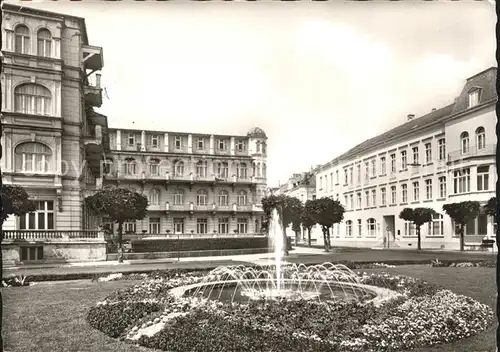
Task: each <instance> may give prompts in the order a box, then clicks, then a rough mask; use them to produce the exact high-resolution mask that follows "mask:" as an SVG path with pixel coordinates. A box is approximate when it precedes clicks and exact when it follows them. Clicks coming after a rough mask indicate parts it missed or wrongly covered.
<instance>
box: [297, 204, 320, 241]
mask: <svg viewBox="0 0 500 352" xmlns="http://www.w3.org/2000/svg"><path fill="white" fill-rule="evenodd" d="M313 202H314V201H312V200H308V201H306V204H305V206H304V209H303V210H302V214H300V221H301V223H302V226H303V227H304V228H306V229H307V242H308V244H309V247H311V230H312V228H313V226H314V225H316V223H317V222H316V218H315V214H314V203H313Z"/></svg>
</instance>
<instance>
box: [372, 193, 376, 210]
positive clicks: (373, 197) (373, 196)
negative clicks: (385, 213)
mask: <svg viewBox="0 0 500 352" xmlns="http://www.w3.org/2000/svg"><path fill="white" fill-rule="evenodd" d="M376 205H377V191H376V190H374V189H373V190H372V207H374V206H376Z"/></svg>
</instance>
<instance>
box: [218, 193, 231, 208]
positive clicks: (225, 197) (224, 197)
mask: <svg viewBox="0 0 500 352" xmlns="http://www.w3.org/2000/svg"><path fill="white" fill-rule="evenodd" d="M228 203H229V193H228V192H227V191H220V192H219V205H220V206H223V207H227V206H228Z"/></svg>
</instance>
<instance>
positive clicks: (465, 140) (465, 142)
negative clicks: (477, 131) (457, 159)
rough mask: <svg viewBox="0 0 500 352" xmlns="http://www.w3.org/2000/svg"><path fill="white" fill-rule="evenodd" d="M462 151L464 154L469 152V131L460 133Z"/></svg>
mask: <svg viewBox="0 0 500 352" xmlns="http://www.w3.org/2000/svg"><path fill="white" fill-rule="evenodd" d="M460 151H461V152H462V154H466V153H468V152H469V133H468V132H462V134H461V135H460Z"/></svg>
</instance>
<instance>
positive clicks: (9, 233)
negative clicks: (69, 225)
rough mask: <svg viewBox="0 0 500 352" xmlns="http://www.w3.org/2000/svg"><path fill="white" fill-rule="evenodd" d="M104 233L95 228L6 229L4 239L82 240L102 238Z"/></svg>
mask: <svg viewBox="0 0 500 352" xmlns="http://www.w3.org/2000/svg"><path fill="white" fill-rule="evenodd" d="M100 239H104V235H103V234H102V233H100V232H99V231H94V230H78V231H72V230H68V231H64V230H5V231H3V241H16V240H23V241H42V242H46V241H80V240H100Z"/></svg>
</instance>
